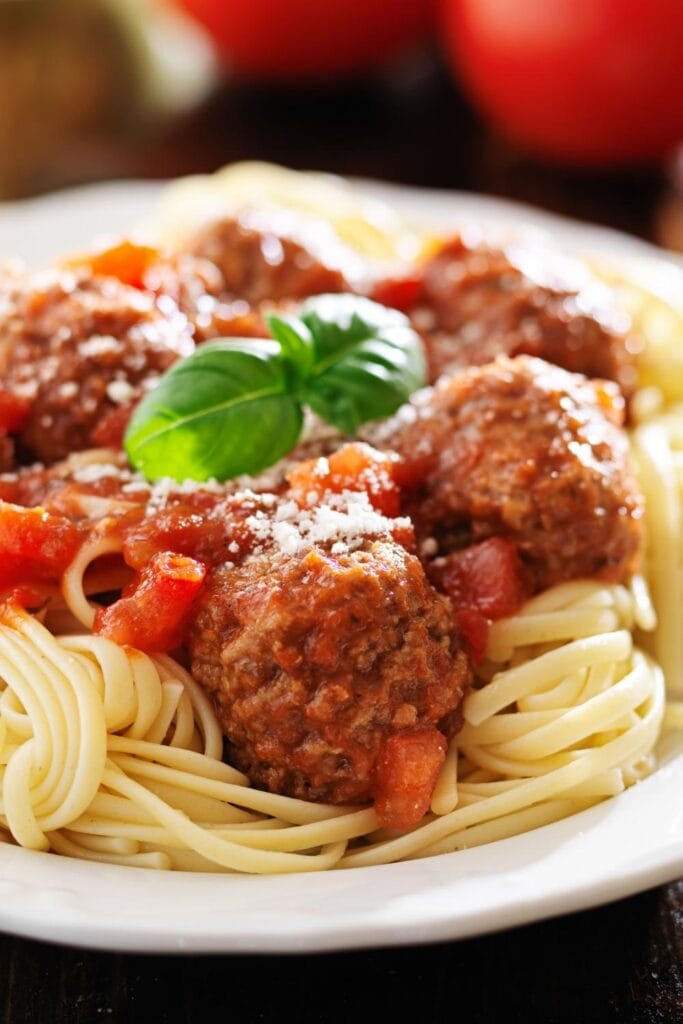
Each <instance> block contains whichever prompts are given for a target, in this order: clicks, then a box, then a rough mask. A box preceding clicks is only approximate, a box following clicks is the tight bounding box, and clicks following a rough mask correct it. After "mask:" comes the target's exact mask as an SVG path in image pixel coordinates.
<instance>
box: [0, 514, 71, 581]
mask: <svg viewBox="0 0 683 1024" xmlns="http://www.w3.org/2000/svg"><path fill="white" fill-rule="evenodd" d="M79 543H80V538H79V532H78V530H77V528H76V527H75V526H74V525H73V523H70V522H69V520H68V519H65V518H64V517H63V516H57V515H52V514H51V513H49V512H46V511H45V509H42V508H22V507H21V506H19V505H10V504H9V503H7V502H0V589H2V590H7V589H8V588H10V587H15V586H16V585H24V584H29V585H30V584H33V583H39V582H45V583H47V582H51V581H53V582H54V581H57V580H59V578H60V576H61V575H62V573H63V572H64V570H65V569H66V567H67V566H68V564H69V562H70V561H71V560H72V559H73V557H74V555H75V554H76V551H77V550H78V546H79Z"/></svg>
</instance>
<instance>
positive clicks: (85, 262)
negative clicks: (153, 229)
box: [67, 239, 161, 288]
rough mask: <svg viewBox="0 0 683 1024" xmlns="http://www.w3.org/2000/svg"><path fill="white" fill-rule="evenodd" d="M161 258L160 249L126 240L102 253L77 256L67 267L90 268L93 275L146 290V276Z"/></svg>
mask: <svg viewBox="0 0 683 1024" xmlns="http://www.w3.org/2000/svg"><path fill="white" fill-rule="evenodd" d="M160 257H161V253H160V252H159V250H158V249H154V248H152V246H149V245H138V244H137V242H131V241H129V240H127V239H124V241H122V242H119V243H117V244H116V245H112V246H111V247H110V248H109V249H103V250H102V251H101V252H95V253H88V254H86V255H84V256H76V257H74V258H73V259H71V260H69V261H68V262H67V266H70V267H88V268H89V269H90V270H92V272H93V274H98V275H102V276H103V277H117V278H118V279H119V281H122V282H123V283H124V284H129V285H131V286H132V287H133V288H144V287H145V274H146V273H147V271H148V270H149V269H150V267H152V266H154V264H155V263H158V262H159V259H160Z"/></svg>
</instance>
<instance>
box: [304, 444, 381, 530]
mask: <svg viewBox="0 0 683 1024" xmlns="http://www.w3.org/2000/svg"><path fill="white" fill-rule="evenodd" d="M396 461H397V459H396V456H395V455H393V454H390V453H389V454H388V453H386V452H379V451H377V450H376V449H375V448H372V447H371V446H370V445H369V444H365V443H364V442H362V441H357V442H353V443H351V444H345V445H344V446H343V447H342V448H340V449H339V450H338V451H336V452H334V453H333V454H332V455H329V456H328V457H327V458H319V459H309V460H307V461H305V462H300V463H299V464H298V466H295V467H294V469H293V470H292V471H291V473H289V474H288V476H287V480H288V483H289V487H290V496H291V497H292V498H293V499H294V500H295V501H296V502H297V503H298V504H300V505H311V504H316V503H317V502H318V501H319V500H320V498H321V497H322V496H323V495H324V494H341V493H342V492H343V491H361V492H363V491H364V492H365V493H366V494H367V496H368V498H369V499H370V503H371V504H372V505H373V506H374V507H375V508H376V509H377V511H378V512H381V513H382V514H383V515H385V516H389V517H391V518H394V517H396V516H398V515H399V514H400V510H401V495H400V490H399V488H398V485H397V483H396V479H395V473H394V470H395V464H396Z"/></svg>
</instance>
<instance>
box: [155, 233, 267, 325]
mask: <svg viewBox="0 0 683 1024" xmlns="http://www.w3.org/2000/svg"><path fill="white" fill-rule="evenodd" d="M144 284H145V287H146V288H148V289H149V290H150V291H152V292H154V293H155V294H156V295H158V296H159V297H160V305H162V306H163V305H164V304H165V302H166V299H167V297H170V298H171V300H172V301H173V302H174V303H175V304H176V305H177V307H178V308H179V309H180V310H181V312H182V313H184V314H185V316H186V317H187V319H188V321H189V323H190V325H191V327H192V331H193V334H194V340H195V342H197V343H198V344H200V343H201V342H203V341H210V340H211V339H212V338H225V337H239V338H269V337H270V332H269V330H268V327H267V325H266V322H265V319H264V318H263V316H261V314H260V313H259V312H258V310H257V309H255V308H253V307H252V306H250V305H249V303H248V302H246V301H245V299H242V298H235V297H233V296H231V295H227V294H226V292H225V282H224V280H223V275H222V274H221V272H220V270H219V269H218V267H217V266H216V265H215V264H214V263H212V262H211V261H210V260H208V259H201V258H199V257H196V256H192V255H191V254H190V253H177V254H176V255H175V256H173V257H170V258H167V259H164V260H160V261H159V262H158V263H155V264H154V265H153V266H151V267H150V268H149V269H148V270H147V272H146V274H145V277H144Z"/></svg>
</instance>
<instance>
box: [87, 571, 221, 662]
mask: <svg viewBox="0 0 683 1024" xmlns="http://www.w3.org/2000/svg"><path fill="white" fill-rule="evenodd" d="M205 576H206V567H205V566H204V565H203V564H202V563H201V562H198V561H197V560H196V559H194V558H187V557H186V556H185V555H176V554H173V553H172V552H170V551H162V552H160V553H159V554H157V555H155V556H154V558H153V559H152V561H151V562H150V563H149V565H147V566H145V568H144V569H143V570H142V572H141V573H140V576H139V578H138V579H137V580H136V582H135V583H133V584H131V586H130V587H127V588H126V590H125V591H124V592H123V596H122V597H120V598H119V600H118V601H116V602H115V603H114V604H112V605H110V606H109V607H108V608H100V609H99V611H98V612H97V614H96V616H95V623H94V626H93V631H94V632H95V633H99V634H100V635H101V636H106V637H108V638H109V639H110V640H113V641H114V642H115V643H117V644H128V645H129V646H130V647H137V648H138V649H139V650H141V651H150V652H153V651H171V650H173V649H174V648H175V647H178V646H179V644H180V643H182V640H183V635H184V633H185V628H186V626H187V623H188V619H189V616H190V613H191V611H192V605H193V604H194V602H195V599H196V598H197V595H198V594H199V591H200V590H201V588H202V585H203V583H204V577H205Z"/></svg>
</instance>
